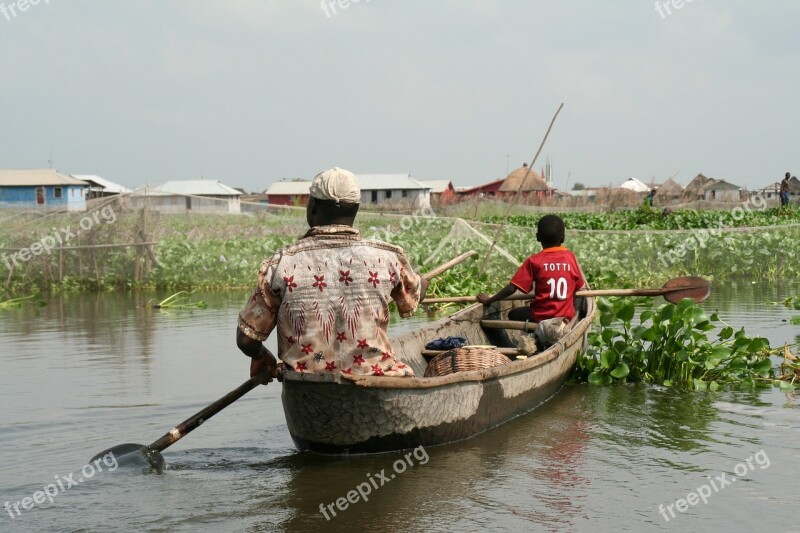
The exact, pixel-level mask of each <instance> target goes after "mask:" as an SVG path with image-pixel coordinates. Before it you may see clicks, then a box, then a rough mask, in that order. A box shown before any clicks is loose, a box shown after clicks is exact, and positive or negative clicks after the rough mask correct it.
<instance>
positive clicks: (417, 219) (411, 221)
mask: <svg viewBox="0 0 800 533" xmlns="http://www.w3.org/2000/svg"><path fill="white" fill-rule="evenodd" d="M773 211H774V212H771V211H769V210H767V211H764V212H757V213H759V214H758V215H750V216H758V217H761V218H757V219H755V218H752V219H748V220H749V221H750V222H751V223H753V224H756V225H762V224H764V223H766V222H767V221H773V222H775V224H774V225H773V226H772V227H771V228H770V229H769V230H768V231H765V230H761V231H759V232H757V233H748V232H736V231H731V232H725V231H722V232H720V231H719V226H718V224H717V222H718V220H719V217H720V216H721V215H722V214H724V213H726V212H698V213H697V214H696V215H692V217H691V220H692V222H691V223H690V222H687V220H689V219H690V217H689V215H685V214H681V215H680V217H679V218H676V220H683V222H681V225H682V226H685V225H695V226H702V224H703V223H704V222H703V221H706V222H708V221H713V224H711V223H709V226H702V227H704V228H706V227H710V228H711V229H710V230H703V231H695V232H680V233H679V232H663V233H647V232H638V233H636V232H634V233H625V232H619V233H603V232H571V233H568V242H567V243H566V244H567V246H568V247H570V248H571V249H573V250H574V251H575V253H576V255H577V256H578V259H579V261H580V262H581V263H582V265H583V267H584V271H585V272H586V275H587V277H588V278H589V281H590V282H591V283H592V285H593V286H595V287H598V288H603V287H625V286H653V285H656V286H657V285H660V284H661V283H663V281H665V280H666V279H668V278H670V277H674V276H680V275H687V274H695V275H701V276H705V277H708V278H710V279H712V280H713V281H716V282H723V281H748V280H752V279H758V280H763V281H779V280H782V279H787V278H791V277H797V276H798V275H800V261H798V259H800V228H796V227H787V226H786V222H787V221H789V220H794V218H793V217H796V216H797V215H796V212H795V211H792V212H788V211H787V212H786V213H784V212H780V211H778V210H773ZM628 213H632V212H628ZM754 213H756V212H754ZM787 213H788V214H787ZM81 216H85V214H70V215H64V216H63V217H62V218H59V219H58V220H54V219H52V218H49V219H43V220H37V219H33V220H28V221H20V224H18V225H17V226H16V227H14V228H9V227H7V226H8V225H4V230H3V234H2V235H0V247H2V248H14V249H20V248H25V247H27V248H31V244H32V243H34V242H38V241H41V240H42V239H43V237H44V236H46V235H49V234H52V233H53V231H54V230H56V229H57V228H62V227H65V226H68V225H71V226H72V227H73V228H75V227H77V221H78V218H79V217H81ZM620 216H622V217H632V216H634V215H633V214H625V215H620V214H619V213H606V214H594V213H572V214H566V215H565V218H566V220H567V224H568V227H569V228H570V229H572V228H573V227H574V226H581V225H583V226H593V225H596V224H597V222H596V221H597V220H598V218H597V217H605V219H604V220H605V224H606V226H608V227H612V228H613V227H620V226H622V225H625V224H628V222H623V219H622V218H617V217H620ZM658 216H661V215H658ZM769 217H772V218H769ZM526 220H529V221H530V222H526V223H525V225H523V226H520V225H509V226H507V227H505V228H504V229H503V230H502V231H501V232H500V233H499V234H498V236H497V238H498V246H499V247H500V248H501V249H502V250H504V251H506V252H507V253H508V254H509V255H510V256H511V257H512V258H514V261H512V260H511V259H508V258H507V257H504V256H502V255H500V254H498V253H497V252H495V253H494V254H493V255H492V258H491V260H490V261H489V262H488V265H487V271H486V273H485V275H484V276H482V277H481V276H479V275H478V274H479V272H478V267H479V264H480V261H478V262H475V263H473V264H471V265H466V266H462V267H459V268H458V269H455V270H453V271H451V272H450V273H448V274H445V275H443V276H442V277H440V278H439V279H438V280H437V281H436V283H435V284H434V292H436V293H439V294H447V295H452V294H473V293H475V292H478V291H480V290H486V291H492V290H495V289H498V288H500V287H502V286H503V285H504V284H505V283H506V282H507V280H508V278H509V277H510V276H511V275H512V274H513V272H514V269H515V268H516V266H517V263H518V262H519V261H521V260H522V259H524V258H525V257H527V256H528V255H529V254H531V253H534V252H536V251H538V250H539V245H538V243H537V242H536V240H535V229H533V228H532V227H528V226H530V225H531V224H533V223H535V220H538V216H535V217H534V216H530V217H529V218H527V219H526ZM579 220H583V222H579ZM624 220H628V221H629V219H627V218H625V219H624ZM516 222H517V223H519V222H520V221H519V220H517V221H516ZM454 224H455V222H454V221H453V220H452V219H442V218H436V217H433V216H430V214H429V215H428V216H426V215H416V216H412V215H408V216H405V217H391V216H386V215H375V214H369V213H364V214H363V216H359V220H358V224H357V225H358V227H359V228H360V229H361V230H362V231H363V233H364V234H365V235H366V236H377V237H380V238H381V239H383V240H386V241H389V242H392V243H395V244H398V245H400V246H403V247H404V248H405V249H406V252H407V254H408V256H409V258H410V259H411V261H412V263H413V264H414V265H416V266H418V267H419V268H420V270H421V271H425V270H428V269H430V268H432V267H433V266H435V265H436V264H438V263H441V262H444V261H445V260H447V259H449V258H451V257H454V256H455V255H457V254H459V253H461V252H463V251H466V250H468V249H470V248H473V249H475V250H478V251H479V252H481V253H485V252H486V251H487V250H488V247H489V246H488V243H487V242H486V241H485V240H484V239H481V238H480V237H479V236H478V235H477V234H475V233H474V232H472V231H471V230H463V229H460V230H458V231H455V232H453V228H454ZM473 226H474V227H475V228H476V229H477V230H478V231H480V232H482V233H483V234H484V235H485V236H486V237H487V238H488V239H489V240H491V239H493V238H494V236H495V232H496V231H498V229H499V227H497V226H487V225H483V224H473ZM11 230H13V231H11ZM305 230H306V225H305V220H304V217H303V213H302V212H301V211H300V212H290V213H284V214H280V215H275V214H270V213H260V214H257V215H238V216H235V215H196V214H194V215H164V214H158V213H148V214H142V213H141V212H136V211H125V210H123V209H119V210H118V212H117V213H116V217H115V221H114V223H113V224H98V225H96V227H94V228H92V229H91V231H87V232H84V233H82V234H81V235H80V237H76V238H75V239H74V240H72V241H70V242H69V243H67V244H65V245H64V246H71V247H74V246H78V247H80V246H86V247H92V246H98V245H100V246H106V245H112V246H120V247H114V248H85V249H81V248H74V249H69V250H60V251H55V250H54V251H52V252H51V253H49V254H45V253H41V254H39V255H37V256H31V257H30V259H29V260H27V261H20V260H18V261H17V262H16V263H17V264H16V265H14V264H13V263H11V268H10V269H9V268H7V265H6V264H5V261H4V260H2V259H0V269H2V271H3V277H2V279H0V282H2V283H3V284H4V287H5V293H6V296H7V297H12V296H23V295H27V294H32V293H35V292H41V291H47V290H50V291H77V290H126V289H167V290H173V289H174V290H183V289H194V288H204V289H212V288H230V287H245V286H252V285H253V283H254V282H255V277H256V272H257V270H258V267H259V265H260V263H261V261H262V260H263V259H264V258H265V257H267V256H269V255H271V254H272V253H273V252H274V251H275V250H277V249H279V248H280V247H282V246H285V245H286V244H289V243H291V242H294V241H295V240H296V239H297V238H298V237H299V236H300V235H302V234H303V233H304V232H305ZM146 242H155V243H157V244H154V245H146V246H145V245H144V244H141V243H146ZM121 245H126V246H121ZM437 248H440V249H439V250H438V251H439V253H438V255H437V256H436V257H432V258H429V256H430V255H431V254H432V253H433V252H434V251H435V250H437ZM4 253H5V254H6V259H7V258H8V255H9V254H10V253H11V252H8V251H6V252H4ZM426 259H430V260H429V261H428V262H427V264H425V260H426Z"/></svg>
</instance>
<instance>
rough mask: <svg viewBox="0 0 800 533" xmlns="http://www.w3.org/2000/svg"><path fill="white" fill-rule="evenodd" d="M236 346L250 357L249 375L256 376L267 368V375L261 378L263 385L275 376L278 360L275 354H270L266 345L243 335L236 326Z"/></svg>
mask: <svg viewBox="0 0 800 533" xmlns="http://www.w3.org/2000/svg"><path fill="white" fill-rule="evenodd" d="M236 346H238V347H239V349H240V350H241V351H242V353H244V354H245V355H246V356H248V357H250V359H251V361H250V377H253V376H256V375H258V374H261V373H263V372H266V371H267V370H269V371H270V373H269V376H268V377H267V378H265V379H262V380H261V383H262V384H263V385H266V384H267V383H269V382H270V381H272V378H273V377H275V373H276V372H277V370H278V361H277V359H275V356H274V355H272V352H270V351H269V350H268V349H267V348H266V346H264V344H263V343H261V342H259V341H257V340H255V339H252V338H250V337H248V336H247V335H245V334H244V333H243V332H242V330H241V329H239V328H238V327H237V328H236Z"/></svg>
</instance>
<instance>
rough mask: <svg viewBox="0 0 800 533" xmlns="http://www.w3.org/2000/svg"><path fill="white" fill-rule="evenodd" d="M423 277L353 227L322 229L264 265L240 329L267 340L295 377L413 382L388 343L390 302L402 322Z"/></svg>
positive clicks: (399, 253)
mask: <svg viewBox="0 0 800 533" xmlns="http://www.w3.org/2000/svg"><path fill="white" fill-rule="evenodd" d="M419 297H420V277H419V276H418V275H417V274H415V273H414V271H413V270H412V268H411V265H410V264H409V262H408V259H406V256H405V253H404V252H403V249H402V248H400V247H398V246H393V245H391V244H387V243H383V242H380V241H372V240H365V239H362V238H361V235H360V233H359V232H358V230H357V229H354V228H352V227H350V226H317V227H314V228H311V230H309V232H308V233H307V234H306V235H305V236H304V237H303V238H302V239H300V240H299V241H298V242H296V243H295V244H292V245H290V246H288V247H286V248H284V249H282V250H280V251H278V252H277V253H276V254H275V255H273V256H272V257H271V258H269V259H267V260H266V261H264V263H263V264H262V265H261V268H260V269H259V272H258V286H257V288H256V290H255V293H254V294H253V296H252V297H251V298H250V301H249V302H248V303H247V305H246V306H245V308H244V309H243V310H242V312H241V313H240V314H239V329H240V330H241V331H242V332H243V333H244V334H245V335H247V336H248V337H250V338H252V339H255V340H257V341H262V342H263V341H265V340H266V339H267V337H268V336H269V334H270V333H271V332H272V330H273V329H274V328H275V326H276V325H277V327H278V357H279V358H280V359H281V360H282V361H283V362H284V364H286V365H288V366H289V367H291V368H292V369H294V370H296V371H297V372H315V373H326V372H342V373H345V374H359V375H374V376H413V375H414V371H413V370H412V369H411V368H410V367H409V366H407V365H404V364H402V363H400V362H398V361H397V359H396V358H395V356H394V351H393V350H392V346H391V344H390V342H389V336H388V335H387V328H388V325H389V302H390V301H391V300H394V301H395V302H396V303H397V308H398V310H399V311H400V316H402V317H408V316H411V315H412V314H413V313H414V311H415V310H416V308H417V305H418V304H419Z"/></svg>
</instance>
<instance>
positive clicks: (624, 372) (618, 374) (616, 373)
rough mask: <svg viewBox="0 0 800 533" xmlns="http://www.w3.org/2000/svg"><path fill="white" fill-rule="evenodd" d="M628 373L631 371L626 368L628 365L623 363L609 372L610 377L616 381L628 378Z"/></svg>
mask: <svg viewBox="0 0 800 533" xmlns="http://www.w3.org/2000/svg"><path fill="white" fill-rule="evenodd" d="M630 372H631V370H630V368H628V365H626V364H625V363H620V364H618V365H617V366H616V368H614V370H612V371H611V377H614V378H617V379H623V378H626V377H628V374H630Z"/></svg>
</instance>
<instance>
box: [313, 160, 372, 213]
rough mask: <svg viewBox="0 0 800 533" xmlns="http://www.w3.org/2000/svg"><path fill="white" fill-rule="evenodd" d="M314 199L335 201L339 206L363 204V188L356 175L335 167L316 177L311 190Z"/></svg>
mask: <svg viewBox="0 0 800 533" xmlns="http://www.w3.org/2000/svg"><path fill="white" fill-rule="evenodd" d="M309 192H310V194H311V197H312V198H316V199H318V200H333V201H334V202H336V203H337V204H338V203H339V202H344V203H346V204H358V203H360V202H361V187H359V185H358V178H356V175H355V174H353V173H352V172H350V171H348V170H344V169H343V168H339V167H333V168H332V169H330V170H326V171H324V172H320V173H319V174H317V175H316V176H314V181H312V182H311V188H310V189H309Z"/></svg>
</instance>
